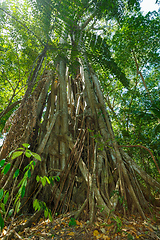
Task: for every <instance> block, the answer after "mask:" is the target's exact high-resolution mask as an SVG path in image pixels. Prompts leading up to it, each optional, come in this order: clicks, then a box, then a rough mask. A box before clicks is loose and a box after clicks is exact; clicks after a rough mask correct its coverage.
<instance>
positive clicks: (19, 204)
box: [15, 200, 21, 213]
mask: <svg viewBox="0 0 160 240" xmlns="http://www.w3.org/2000/svg"><path fill="white" fill-rule="evenodd" d="M20 206H21V202H20V200H19V201H18V202H17V203H16V208H15V212H17V213H18V212H19V210H20Z"/></svg>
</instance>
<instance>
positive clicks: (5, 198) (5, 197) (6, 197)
mask: <svg viewBox="0 0 160 240" xmlns="http://www.w3.org/2000/svg"><path fill="white" fill-rule="evenodd" d="M8 198H9V192H7V193H6V195H5V196H4V200H3V203H4V204H6V203H7V201H8Z"/></svg>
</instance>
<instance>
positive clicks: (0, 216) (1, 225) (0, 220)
mask: <svg viewBox="0 0 160 240" xmlns="http://www.w3.org/2000/svg"><path fill="white" fill-rule="evenodd" d="M0 228H1V231H2V229H3V228H4V220H3V218H2V215H1V213H0Z"/></svg>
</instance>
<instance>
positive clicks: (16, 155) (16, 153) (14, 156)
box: [11, 151, 24, 160]
mask: <svg viewBox="0 0 160 240" xmlns="http://www.w3.org/2000/svg"><path fill="white" fill-rule="evenodd" d="M23 153H24V152H23V151H16V152H14V153H12V157H11V159H12V160H13V159H15V158H17V157H19V156H21V155H22V154H23Z"/></svg>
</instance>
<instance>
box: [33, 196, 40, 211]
mask: <svg viewBox="0 0 160 240" xmlns="http://www.w3.org/2000/svg"><path fill="white" fill-rule="evenodd" d="M33 207H34V209H35V211H36V210H38V211H39V210H40V209H41V206H40V204H39V201H38V199H35V200H34V202H33Z"/></svg>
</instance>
